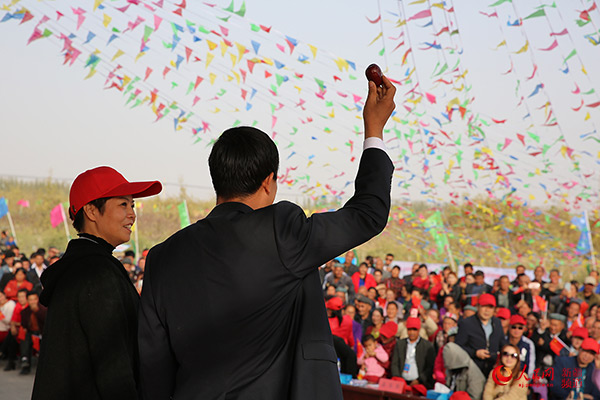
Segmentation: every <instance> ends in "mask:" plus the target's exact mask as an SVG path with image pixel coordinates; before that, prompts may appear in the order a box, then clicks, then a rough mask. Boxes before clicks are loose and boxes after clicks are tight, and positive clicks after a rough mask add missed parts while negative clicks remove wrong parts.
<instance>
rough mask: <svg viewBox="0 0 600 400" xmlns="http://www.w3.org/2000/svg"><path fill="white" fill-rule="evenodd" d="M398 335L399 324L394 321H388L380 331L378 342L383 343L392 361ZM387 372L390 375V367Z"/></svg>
mask: <svg viewBox="0 0 600 400" xmlns="http://www.w3.org/2000/svg"><path fill="white" fill-rule="evenodd" d="M397 333H398V324H397V323H395V322H393V321H388V322H386V323H385V324H383V325H382V326H381V329H379V338H378V339H377V341H378V342H379V343H381V345H382V346H383V349H384V350H385V352H386V353H388V356H389V357H390V359H391V358H392V353H393V352H394V348H395V347H396V340H397V338H396V334H397ZM387 372H388V374H389V372H390V371H389V365H388V367H387Z"/></svg>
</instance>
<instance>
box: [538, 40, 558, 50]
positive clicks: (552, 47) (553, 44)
mask: <svg viewBox="0 0 600 400" xmlns="http://www.w3.org/2000/svg"><path fill="white" fill-rule="evenodd" d="M556 46H558V41H557V40H556V39H554V42H552V44H551V45H550V46H549V47H546V48H545V49H540V51H550V50H552V49H554V48H555V47H556Z"/></svg>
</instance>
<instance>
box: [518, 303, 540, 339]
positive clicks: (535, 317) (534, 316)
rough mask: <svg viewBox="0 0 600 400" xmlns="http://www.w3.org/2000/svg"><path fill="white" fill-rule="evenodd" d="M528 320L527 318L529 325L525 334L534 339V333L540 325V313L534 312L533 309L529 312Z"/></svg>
mask: <svg viewBox="0 0 600 400" xmlns="http://www.w3.org/2000/svg"><path fill="white" fill-rule="evenodd" d="M519 315H520V314H519ZM526 320H527V326H526V328H527V329H525V336H527V337H528V338H529V339H532V337H533V333H534V332H536V331H537V329H538V327H539V323H540V315H539V314H538V313H534V312H533V311H532V312H530V313H529V314H527V318H526ZM532 341H533V339H532ZM534 344H535V343H534Z"/></svg>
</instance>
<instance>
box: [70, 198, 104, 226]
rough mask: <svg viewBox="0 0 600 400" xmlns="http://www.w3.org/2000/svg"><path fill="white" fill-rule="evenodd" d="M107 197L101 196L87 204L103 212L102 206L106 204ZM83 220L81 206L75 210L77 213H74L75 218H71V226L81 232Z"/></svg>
mask: <svg viewBox="0 0 600 400" xmlns="http://www.w3.org/2000/svg"><path fill="white" fill-rule="evenodd" d="M108 199H109V197H102V198H100V199H96V200H92V201H90V202H89V203H88V204H91V205H93V206H94V207H96V208H97V209H98V211H100V214H104V207H105V206H106V201H107V200H108ZM84 220H85V219H84V218H83V207H81V208H80V209H79V211H77V214H75V218H73V228H75V230H76V231H77V232H81V231H82V230H83V222H84Z"/></svg>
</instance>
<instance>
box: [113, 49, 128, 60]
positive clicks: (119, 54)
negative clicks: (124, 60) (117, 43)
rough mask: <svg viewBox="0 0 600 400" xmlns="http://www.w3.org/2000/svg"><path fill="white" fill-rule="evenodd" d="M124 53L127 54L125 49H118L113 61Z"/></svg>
mask: <svg viewBox="0 0 600 400" xmlns="http://www.w3.org/2000/svg"><path fill="white" fill-rule="evenodd" d="M123 54H125V53H124V52H123V50H121V49H119V50H117V52H116V53H115V55H114V56H113V58H112V60H111V61H115V60H116V59H117V58H119V57H121V56H122V55H123Z"/></svg>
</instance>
